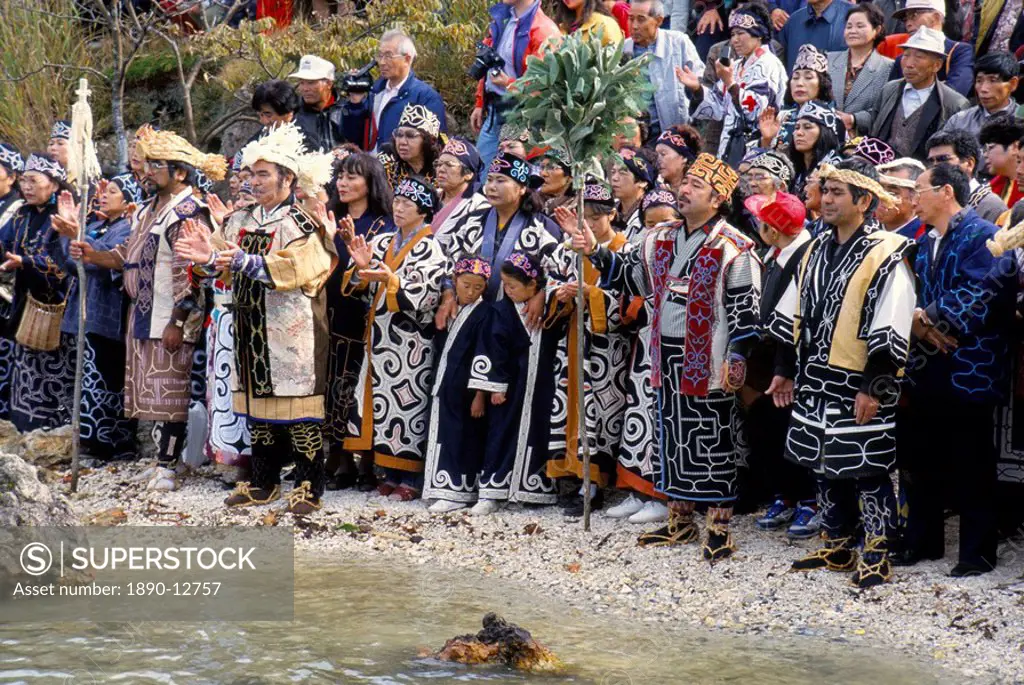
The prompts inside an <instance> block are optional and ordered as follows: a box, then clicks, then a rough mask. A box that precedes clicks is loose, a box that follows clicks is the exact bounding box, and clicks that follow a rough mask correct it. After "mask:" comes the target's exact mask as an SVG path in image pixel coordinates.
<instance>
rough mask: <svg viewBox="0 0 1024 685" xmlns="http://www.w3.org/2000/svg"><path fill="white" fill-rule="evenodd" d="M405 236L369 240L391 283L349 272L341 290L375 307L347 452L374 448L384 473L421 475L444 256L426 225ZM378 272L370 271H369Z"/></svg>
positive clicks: (367, 335)
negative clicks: (358, 294)
mask: <svg viewBox="0 0 1024 685" xmlns="http://www.w3.org/2000/svg"><path fill="white" fill-rule="evenodd" d="M400 240H401V234H400V233H399V232H397V231H396V232H395V233H388V234H385V235H379V236H377V237H376V238H374V239H373V241H372V242H371V247H372V249H373V259H374V260H376V261H379V262H382V263H384V264H387V266H388V268H390V269H391V271H392V273H393V274H394V275H393V276H392V278H391V280H390V281H388V282H387V283H381V282H367V281H363V280H360V279H359V276H358V274H357V272H356V269H355V266H352V267H349V270H348V271H347V272H345V277H344V280H343V283H342V292H343V293H345V294H351V293H357V292H358V293H361V294H362V296H363V297H365V298H367V299H368V300H369V302H370V311H369V315H368V320H367V324H366V355H365V356H364V357H363V364H362V368H361V370H360V373H359V381H358V383H357V384H356V389H355V395H356V403H355V406H354V407H353V411H352V415H351V417H350V418H349V436H350V437H348V438H346V439H345V443H344V445H345V449H347V450H353V451H356V450H362V451H366V450H372V451H373V453H374V463H375V464H376V465H377V466H380V467H382V468H389V469H398V470H401V471H412V472H420V471H422V470H423V464H424V458H425V455H426V448H427V428H428V423H429V418H430V413H429V410H430V392H431V388H432V381H433V361H434V355H433V348H432V341H433V337H434V332H435V331H436V328H435V327H434V312H435V310H436V309H437V305H438V302H439V301H440V294H441V278H442V276H443V275H444V273H445V258H444V254H443V253H442V252H441V247H440V246H439V245H438V244H437V242H436V241H435V240H434V239H433V237H432V235H431V229H430V226H425V227H423V228H421V229H420V230H419V231H417V232H416V233H415V234H414V235H413V236H411V237H410V238H409V239H408V240H407V241H406V242H405V243H404V244H399V243H396V241H400ZM371 268H372V267H371Z"/></svg>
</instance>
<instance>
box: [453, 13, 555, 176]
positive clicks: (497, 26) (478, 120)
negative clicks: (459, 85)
mask: <svg viewBox="0 0 1024 685" xmlns="http://www.w3.org/2000/svg"><path fill="white" fill-rule="evenodd" d="M490 14H491V25H490V27H489V28H488V31H487V37H486V38H484V41H483V42H484V45H487V46H490V47H492V48H494V49H495V51H497V53H498V56H500V57H501V59H502V65H501V68H500V69H491V70H488V72H487V75H486V76H485V77H484V78H482V79H480V82H479V83H478V84H477V89H476V104H475V105H474V107H473V113H472V114H471V115H470V117H469V123H470V126H471V127H472V129H473V131H474V132H477V133H478V134H479V135H478V138H477V141H476V147H477V150H478V151H479V153H480V161H481V164H482V166H483V168H484V169H487V168H488V167H490V165H491V160H492V159H494V156H495V155H496V154H497V153H498V146H499V143H500V135H499V134H500V131H501V127H502V126H503V125H504V123H505V111H506V110H507V109H508V108H509V107H510V103H507V102H505V101H504V100H502V97H503V96H504V95H505V93H506V92H507V90H508V87H509V85H510V84H511V83H512V82H513V81H515V80H516V79H517V78H519V77H520V76H522V75H523V72H525V71H526V58H527V57H531V56H539V55H540V54H541V51H542V49H543V48H544V47H545V46H546V45H547V44H548V42H549V41H550V40H551V39H552V38H554V37H555V36H558V35H560V33H559V31H558V26H557V25H556V24H555V22H554V21H552V20H551V19H550V18H549V17H548V16H547V15H546V14H544V10H543V9H542V8H541V6H540V0H502V1H501V2H499V3H498V4H497V5H494V6H493V7H491V9H490Z"/></svg>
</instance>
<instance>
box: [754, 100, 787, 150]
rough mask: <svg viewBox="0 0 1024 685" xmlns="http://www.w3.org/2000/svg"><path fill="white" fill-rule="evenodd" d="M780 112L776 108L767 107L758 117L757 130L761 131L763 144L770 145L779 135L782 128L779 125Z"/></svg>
mask: <svg viewBox="0 0 1024 685" xmlns="http://www.w3.org/2000/svg"><path fill="white" fill-rule="evenodd" d="M778 114H779V113H778V111H776V109H775V108H774V107H765V108H764V110H763V111H762V112H761V114H760V115H758V117H757V128H758V129H759V130H760V131H761V143H762V144H764V145H768V144H770V143H771V142H772V141H773V140H775V136H777V135H779V131H780V130H781V129H782V126H781V125H780V124H779V116H778Z"/></svg>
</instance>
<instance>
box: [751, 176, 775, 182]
mask: <svg viewBox="0 0 1024 685" xmlns="http://www.w3.org/2000/svg"><path fill="white" fill-rule="evenodd" d="M747 178H748V179H750V180H751V181H753V182H754V183H764V182H765V181H770V180H772V177H771V176H769V175H768V174H747Z"/></svg>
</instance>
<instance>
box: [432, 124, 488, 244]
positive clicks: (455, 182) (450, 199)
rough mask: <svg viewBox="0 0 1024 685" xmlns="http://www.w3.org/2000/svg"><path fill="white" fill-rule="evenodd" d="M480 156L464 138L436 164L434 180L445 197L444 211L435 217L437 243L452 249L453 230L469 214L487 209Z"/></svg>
mask: <svg viewBox="0 0 1024 685" xmlns="http://www.w3.org/2000/svg"><path fill="white" fill-rule="evenodd" d="M480 171H481V169H480V154H479V153H478V152H477V149H476V148H475V147H474V146H473V144H472V143H470V142H469V141H468V140H465V139H464V138H452V139H451V140H449V141H448V143H447V144H446V145H445V146H444V150H443V151H442V152H441V156H440V157H438V158H437V161H436V162H434V176H435V178H436V180H437V190H438V192H439V193H440V195H441V210H440V211H439V212H438V213H437V214H436V215H435V216H434V222H433V226H434V239H435V240H437V241H438V242H439V243H440V244H441V248H442V249H444V250H447V249H448V243H449V242H451V230H452V228H454V227H455V224H457V223H458V221H459V219H461V218H462V217H463V216H465V215H466V214H467V213H469V212H473V211H476V210H478V209H480V208H482V207H485V206H487V198H485V197H484V196H483V195H482V194H480V193H479V192H477V191H478V190H479V188H480V185H479V180H478V177H479V175H480Z"/></svg>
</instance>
